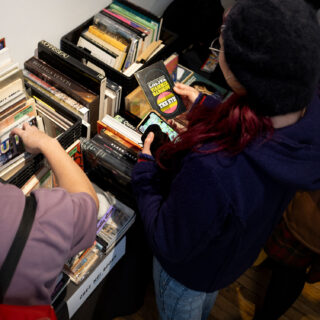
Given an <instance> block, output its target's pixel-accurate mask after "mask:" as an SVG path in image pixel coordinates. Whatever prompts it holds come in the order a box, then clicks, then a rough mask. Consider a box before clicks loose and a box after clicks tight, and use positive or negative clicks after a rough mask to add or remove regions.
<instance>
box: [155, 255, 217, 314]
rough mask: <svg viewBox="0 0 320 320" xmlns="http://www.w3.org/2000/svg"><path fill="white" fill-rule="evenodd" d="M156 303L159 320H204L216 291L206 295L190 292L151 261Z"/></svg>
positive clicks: (199, 292) (157, 263) (156, 262)
mask: <svg viewBox="0 0 320 320" xmlns="http://www.w3.org/2000/svg"><path fill="white" fill-rule="evenodd" d="M153 278H154V286H155V294H156V302H157V307H158V311H159V315H160V319H161V320H205V319H207V318H208V316H209V314H210V311H211V308H212V306H213V304H214V302H215V299H216V296H217V294H218V291H216V292H212V293H206V292H201V291H195V290H191V289H189V288H187V287H185V286H184V285H182V284H181V283H179V282H178V281H176V280H175V279H173V278H172V277H170V276H169V275H168V274H167V273H166V271H165V270H164V269H163V268H162V267H161V265H160V264H159V262H158V260H157V259H156V258H154V259H153Z"/></svg>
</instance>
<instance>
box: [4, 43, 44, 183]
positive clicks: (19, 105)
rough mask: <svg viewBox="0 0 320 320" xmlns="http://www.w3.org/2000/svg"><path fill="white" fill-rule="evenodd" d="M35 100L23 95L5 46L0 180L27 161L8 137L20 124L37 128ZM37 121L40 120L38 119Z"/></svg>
mask: <svg viewBox="0 0 320 320" xmlns="http://www.w3.org/2000/svg"><path fill="white" fill-rule="evenodd" d="M37 118H38V117H37V112H36V108H35V101H34V100H33V99H30V98H29V97H28V95H27V93H26V90H25V85H24V81H23V75H22V70H21V69H20V68H19V64H18V63H17V62H14V61H13V60H12V58H11V55H10V51H9V48H8V47H4V48H3V49H1V50H0V143H1V148H0V178H1V179H3V180H8V179H10V178H11V177H12V176H13V175H14V174H15V173H16V172H18V171H19V170H20V169H21V168H22V167H23V166H24V165H25V163H26V162H27V159H28V158H29V157H30V154H27V153H26V152H24V151H25V150H24V147H23V143H22V141H21V139H20V138H19V137H18V136H16V135H15V136H12V135H11V134H10V133H11V131H12V129H13V128H15V127H21V126H22V123H23V122H27V121H28V122H29V123H30V124H31V125H32V124H34V125H37V122H38V121H37ZM38 120H40V119H38Z"/></svg>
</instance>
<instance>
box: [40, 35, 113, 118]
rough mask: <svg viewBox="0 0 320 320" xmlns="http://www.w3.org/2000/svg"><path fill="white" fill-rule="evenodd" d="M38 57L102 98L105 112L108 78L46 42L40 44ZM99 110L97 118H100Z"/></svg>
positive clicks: (100, 101) (100, 106) (42, 41)
mask: <svg viewBox="0 0 320 320" xmlns="http://www.w3.org/2000/svg"><path fill="white" fill-rule="evenodd" d="M38 57H39V59H41V60H43V61H44V62H47V63H48V64H49V65H51V66H52V67H53V68H55V69H57V70H59V71H61V72H63V73H64V74H66V75H67V76H69V77H70V78H72V79H74V80H75V81H77V82H78V83H80V84H82V85H83V86H85V87H86V88H88V89H90V90H91V91H93V92H94V93H96V94H98V95H99V97H100V99H99V110H100V109H101V110H103V107H104V92H105V90H106V83H107V78H106V77H105V76H104V75H103V74H101V73H99V72H97V71H95V70H93V69H92V68H90V67H88V66H86V65H85V64H83V63H82V62H80V61H79V60H77V59H76V58H74V57H72V56H70V55H69V54H67V53H66V52H64V51H62V50H60V49H58V48H57V47H55V46H53V45H52V44H50V43H49V42H47V41H45V40H41V41H40V42H39V43H38ZM99 110H98V113H97V118H98V116H99Z"/></svg>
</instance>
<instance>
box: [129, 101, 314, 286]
mask: <svg viewBox="0 0 320 320" xmlns="http://www.w3.org/2000/svg"><path fill="white" fill-rule="evenodd" d="M208 101H209V104H211V103H212V104H213V105H214V104H215V102H212V98H211V99H210V98H209V97H208V98H207V101H206V100H204V103H208ZM161 176H162V174H161V170H160V168H159V167H158V166H157V165H156V163H155V162H154V161H144V162H140V163H137V164H136V165H135V167H134V171H133V176H132V179H133V180H132V181H133V187H134V191H135V194H136V197H137V201H138V206H139V211H140V214H141V217H142V220H143V223H144V227H145V232H146V235H147V238H148V241H149V244H150V246H151V248H152V250H153V253H154V255H155V256H156V257H157V259H158V260H159V262H160V264H161V265H162V267H163V268H164V269H165V270H166V271H167V272H168V273H169V275H171V276H172V277H174V278H175V279H176V280H177V281H179V282H180V283H182V284H184V285H185V286H187V287H189V288H191V289H194V290H199V291H206V292H212V291H215V290H217V289H220V288H223V287H225V286H227V285H229V284H230V283H232V282H233V281H234V280H236V279H237V278H238V277H239V276H240V275H241V274H242V273H243V272H244V271H245V270H246V269H247V268H248V267H250V266H251V265H252V263H253V262H254V260H255V259H256V258H257V256H258V254H259V251H260V250H261V248H262V247H263V245H264V243H265V241H266V239H267V237H268V236H269V235H270V233H271V231H272V229H273V227H274V226H275V224H276V223H277V222H278V221H279V219H280V217H281V215H282V213H283V211H284V209H285V208H286V206H287V205H288V203H289V201H290V199H291V198H292V197H293V195H294V193H295V191H296V190H298V189H320V101H319V98H318V97H315V98H314V99H313V101H312V103H311V104H310V106H308V108H307V112H306V114H305V116H304V117H303V118H302V119H300V120H299V121H298V122H297V123H295V124H293V125H291V126H288V127H285V128H282V129H278V130H275V134H274V136H273V138H272V139H271V140H269V141H267V142H264V143H261V141H259V140H257V141H256V142H255V143H252V144H251V145H250V147H247V148H246V149H245V150H244V151H243V152H242V153H241V154H239V155H237V156H234V157H226V156H223V155H222V154H220V153H212V154H200V153H189V154H188V155H187V156H186V157H185V158H184V159H183V162H182V167H181V169H180V171H179V172H177V173H176V175H175V177H174V179H173V180H172V182H171V183H170V184H168V186H167V188H168V192H163V190H161V189H160V188H159V182H160V179H161Z"/></svg>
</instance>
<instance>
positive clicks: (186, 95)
mask: <svg viewBox="0 0 320 320" xmlns="http://www.w3.org/2000/svg"><path fill="white" fill-rule="evenodd" d="M173 90H174V91H175V92H176V93H178V94H179V95H180V96H181V99H182V101H183V103H184V105H185V106H186V108H187V110H190V109H191V107H192V105H193V104H194V102H195V101H196V99H197V97H198V96H199V93H200V92H199V91H198V90H197V89H195V88H193V87H191V86H187V85H185V84H183V83H180V82H176V83H175V86H174V87H173Z"/></svg>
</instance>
